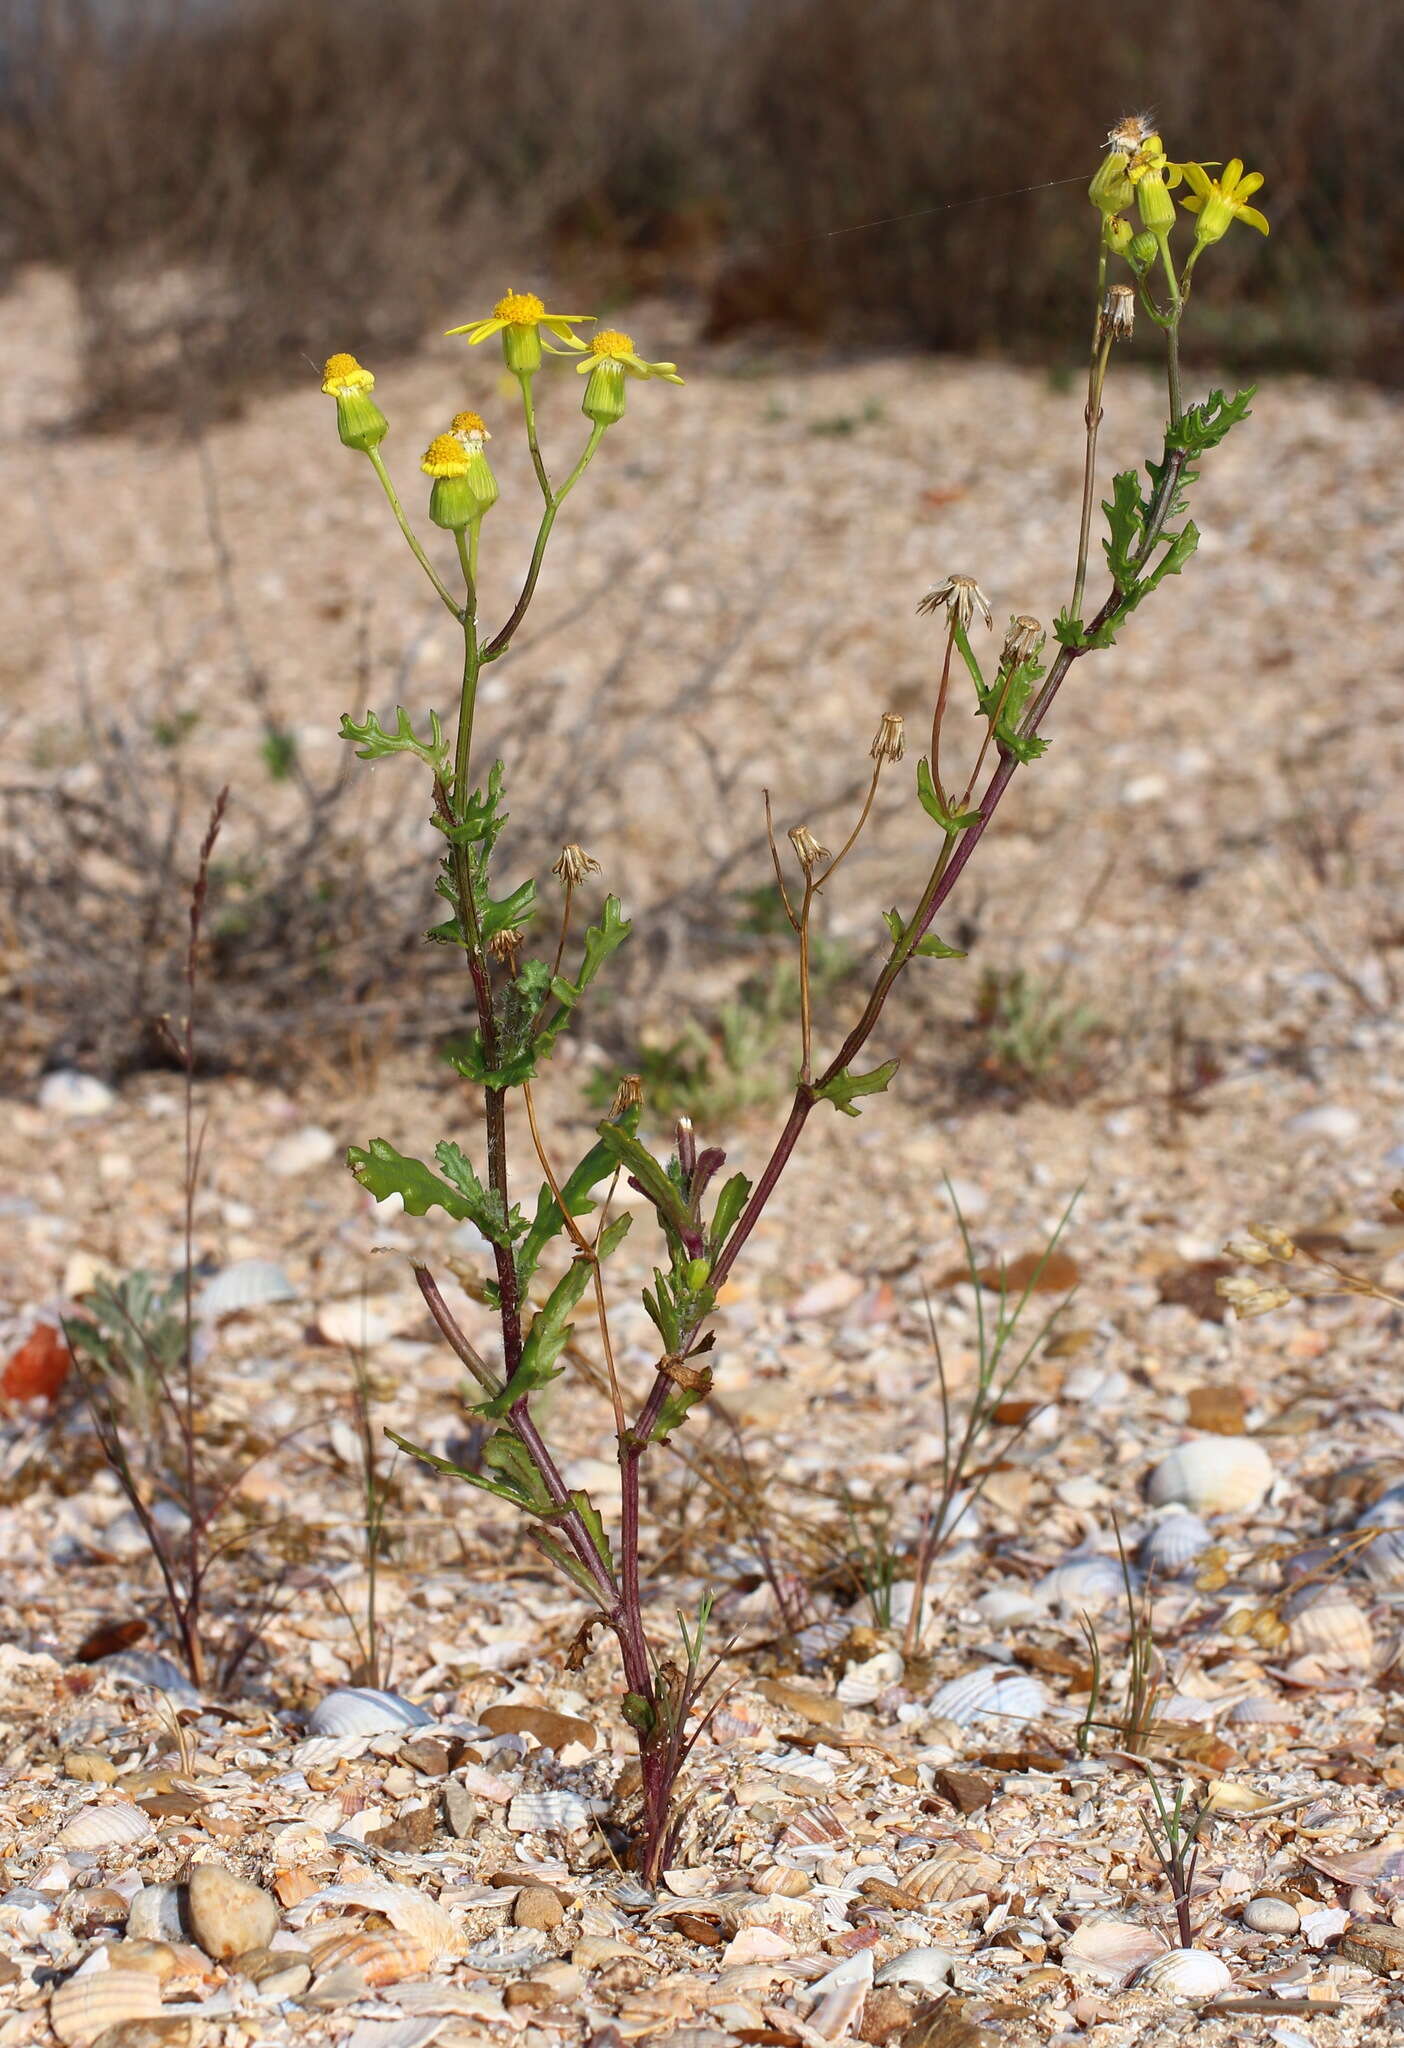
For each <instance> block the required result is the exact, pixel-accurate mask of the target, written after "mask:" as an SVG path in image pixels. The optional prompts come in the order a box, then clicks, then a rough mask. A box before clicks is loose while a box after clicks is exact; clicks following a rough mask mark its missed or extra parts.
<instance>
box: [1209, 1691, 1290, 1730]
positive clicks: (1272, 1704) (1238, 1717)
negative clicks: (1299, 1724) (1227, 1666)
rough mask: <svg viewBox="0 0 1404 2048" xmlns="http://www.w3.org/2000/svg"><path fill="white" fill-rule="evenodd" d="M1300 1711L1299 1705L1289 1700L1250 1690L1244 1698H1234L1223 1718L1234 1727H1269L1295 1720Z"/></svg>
mask: <svg viewBox="0 0 1404 2048" xmlns="http://www.w3.org/2000/svg"><path fill="white" fill-rule="evenodd" d="M1300 1713H1301V1709H1300V1707H1294V1706H1293V1705H1292V1704H1291V1702H1290V1701H1289V1700H1280V1699H1275V1698H1274V1697H1273V1696H1272V1694H1271V1693H1263V1692H1252V1693H1249V1694H1248V1696H1247V1698H1246V1699H1241V1700H1236V1701H1235V1702H1234V1704H1233V1705H1232V1706H1231V1707H1230V1708H1229V1710H1228V1713H1227V1714H1226V1715H1225V1716H1224V1719H1225V1720H1226V1721H1227V1722H1228V1724H1229V1725H1230V1726H1231V1727H1234V1728H1270V1727H1273V1726H1280V1725H1281V1724H1282V1723H1284V1722H1288V1721H1295V1720H1296V1719H1297V1718H1298V1716H1299V1715H1300Z"/></svg>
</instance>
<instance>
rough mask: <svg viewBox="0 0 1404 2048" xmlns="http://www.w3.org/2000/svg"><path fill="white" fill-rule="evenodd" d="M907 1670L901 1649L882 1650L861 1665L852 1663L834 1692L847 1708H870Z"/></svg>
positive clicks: (897, 1682)
mask: <svg viewBox="0 0 1404 2048" xmlns="http://www.w3.org/2000/svg"><path fill="white" fill-rule="evenodd" d="M905 1669H906V1666H905V1664H904V1663H903V1661H902V1655H901V1652H900V1651H898V1650H879V1651H878V1653H877V1655H876V1656H875V1657H868V1658H866V1659H865V1660H864V1661H863V1663H861V1664H850V1665H849V1667H848V1669H847V1670H846V1671H845V1672H844V1674H843V1677H842V1678H841V1679H840V1680H839V1682H838V1685H837V1686H836V1687H835V1691H836V1693H837V1695H838V1697H839V1698H840V1699H841V1700H842V1701H843V1704H844V1705H845V1706H846V1707H867V1706H871V1705H872V1703H873V1701H874V1700H875V1699H877V1698H878V1697H879V1695H880V1694H882V1693H884V1692H886V1691H887V1688H888V1687H889V1686H890V1685H897V1684H899V1683H900V1681H901V1677H902V1673H903V1671H904V1670H905Z"/></svg>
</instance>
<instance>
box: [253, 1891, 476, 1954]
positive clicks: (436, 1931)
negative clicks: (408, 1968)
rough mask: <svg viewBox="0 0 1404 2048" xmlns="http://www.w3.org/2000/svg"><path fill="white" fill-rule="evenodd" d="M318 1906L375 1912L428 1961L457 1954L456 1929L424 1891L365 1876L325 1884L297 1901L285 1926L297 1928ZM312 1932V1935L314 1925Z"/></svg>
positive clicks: (437, 1903)
mask: <svg viewBox="0 0 1404 2048" xmlns="http://www.w3.org/2000/svg"><path fill="white" fill-rule="evenodd" d="M319 1906H337V1907H345V1906H359V1907H360V1908H361V1909H362V1910H363V1911H364V1912H367V1913H378V1914H379V1915H380V1916H381V1918H382V1919H384V1920H388V1921H389V1922H390V1925H391V1926H392V1927H393V1928H394V1929H395V1931H396V1933H397V1934H409V1935H413V1937H414V1938H415V1940H416V1941H418V1942H419V1943H421V1945H422V1946H423V1947H424V1948H425V1949H426V1950H427V1952H428V1954H429V1959H430V1961H431V1962H438V1961H439V1960H440V1959H441V1958H442V1957H444V1956H452V1955H457V1953H458V1950H459V1947H460V1943H459V1939H458V1932H457V1929H456V1928H455V1926H454V1924H453V1921H452V1919H451V1918H450V1916H449V1914H448V1912H447V1911H446V1910H445V1908H444V1907H443V1906H441V1905H440V1904H439V1902H438V1900H437V1899H431V1898H430V1897H429V1894H428V1893H427V1892H421V1891H414V1890H412V1889H411V1887H410V1886H409V1885H404V1884H376V1883H374V1882H373V1881H371V1880H369V1879H368V1880H367V1881H366V1882H365V1883H364V1884H334V1885H328V1886H327V1888H326V1889H325V1890H324V1891H320V1892H312V1893H311V1894H310V1895H309V1896H308V1897H307V1898H305V1899H301V1900H299V1901H298V1904H297V1905H296V1907H295V1908H294V1909H293V1911H292V1912H291V1913H289V1914H288V1916H287V1917H288V1922H289V1925H290V1926H295V1927H300V1926H301V1925H302V1924H303V1922H304V1921H305V1920H306V1919H307V1917H308V1916H309V1915H310V1914H311V1913H313V1912H314V1911H315V1910H316V1909H317V1908H318V1907H319ZM312 1932H313V1936H314V1938H315V1934H316V1930H315V1928H314V1929H313V1930H312Z"/></svg>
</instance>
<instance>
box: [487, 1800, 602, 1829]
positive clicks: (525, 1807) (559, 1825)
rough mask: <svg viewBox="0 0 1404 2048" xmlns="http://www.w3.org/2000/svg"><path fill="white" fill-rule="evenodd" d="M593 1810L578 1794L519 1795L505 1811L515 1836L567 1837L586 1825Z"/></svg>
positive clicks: (588, 1823)
mask: <svg viewBox="0 0 1404 2048" xmlns="http://www.w3.org/2000/svg"><path fill="white" fill-rule="evenodd" d="M593 1812H594V1809H593V1807H592V1806H591V1804H590V1801H589V1800H588V1799H582V1798H581V1797H580V1795H579V1793H578V1792H519V1793H518V1794H517V1795H516V1797H515V1798H514V1799H513V1801H512V1803H511V1805H510V1806H509V1807H508V1809H507V1825H508V1827H509V1828H511V1829H512V1830H513V1831H514V1832H515V1833H517V1834H527V1833H531V1834H543V1835H569V1834H572V1833H573V1832H574V1831H575V1829H576V1828H585V1827H588V1826H589V1825H590V1821H591V1817H592V1815H593Z"/></svg>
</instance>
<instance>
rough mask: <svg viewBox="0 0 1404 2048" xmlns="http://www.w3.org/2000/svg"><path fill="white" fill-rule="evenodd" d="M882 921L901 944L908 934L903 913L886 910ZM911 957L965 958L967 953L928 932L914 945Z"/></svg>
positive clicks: (928, 958) (933, 958)
mask: <svg viewBox="0 0 1404 2048" xmlns="http://www.w3.org/2000/svg"><path fill="white" fill-rule="evenodd" d="M882 921H883V923H884V924H885V925H886V926H887V929H888V930H889V931H890V932H891V934H892V936H893V939H894V940H895V941H896V943H897V944H898V945H899V946H900V945H901V943H902V941H903V939H904V938H905V937H906V936H907V925H906V920H905V919H904V918H903V916H902V913H901V912H900V911H899V910H884V912H883V913H882ZM909 957H910V958H912V959H917V958H918V957H920V958H921V959H923V960H963V959H964V958H965V955H964V953H962V952H961V950H960V947H959V946H948V945H947V944H946V942H945V940H944V939H938V938H937V936H936V934H935V932H927V933H926V935H925V937H924V938H921V939H919V940H918V941H917V943H916V945H914V946H913V947H912V950H911V954H910V956H909Z"/></svg>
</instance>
